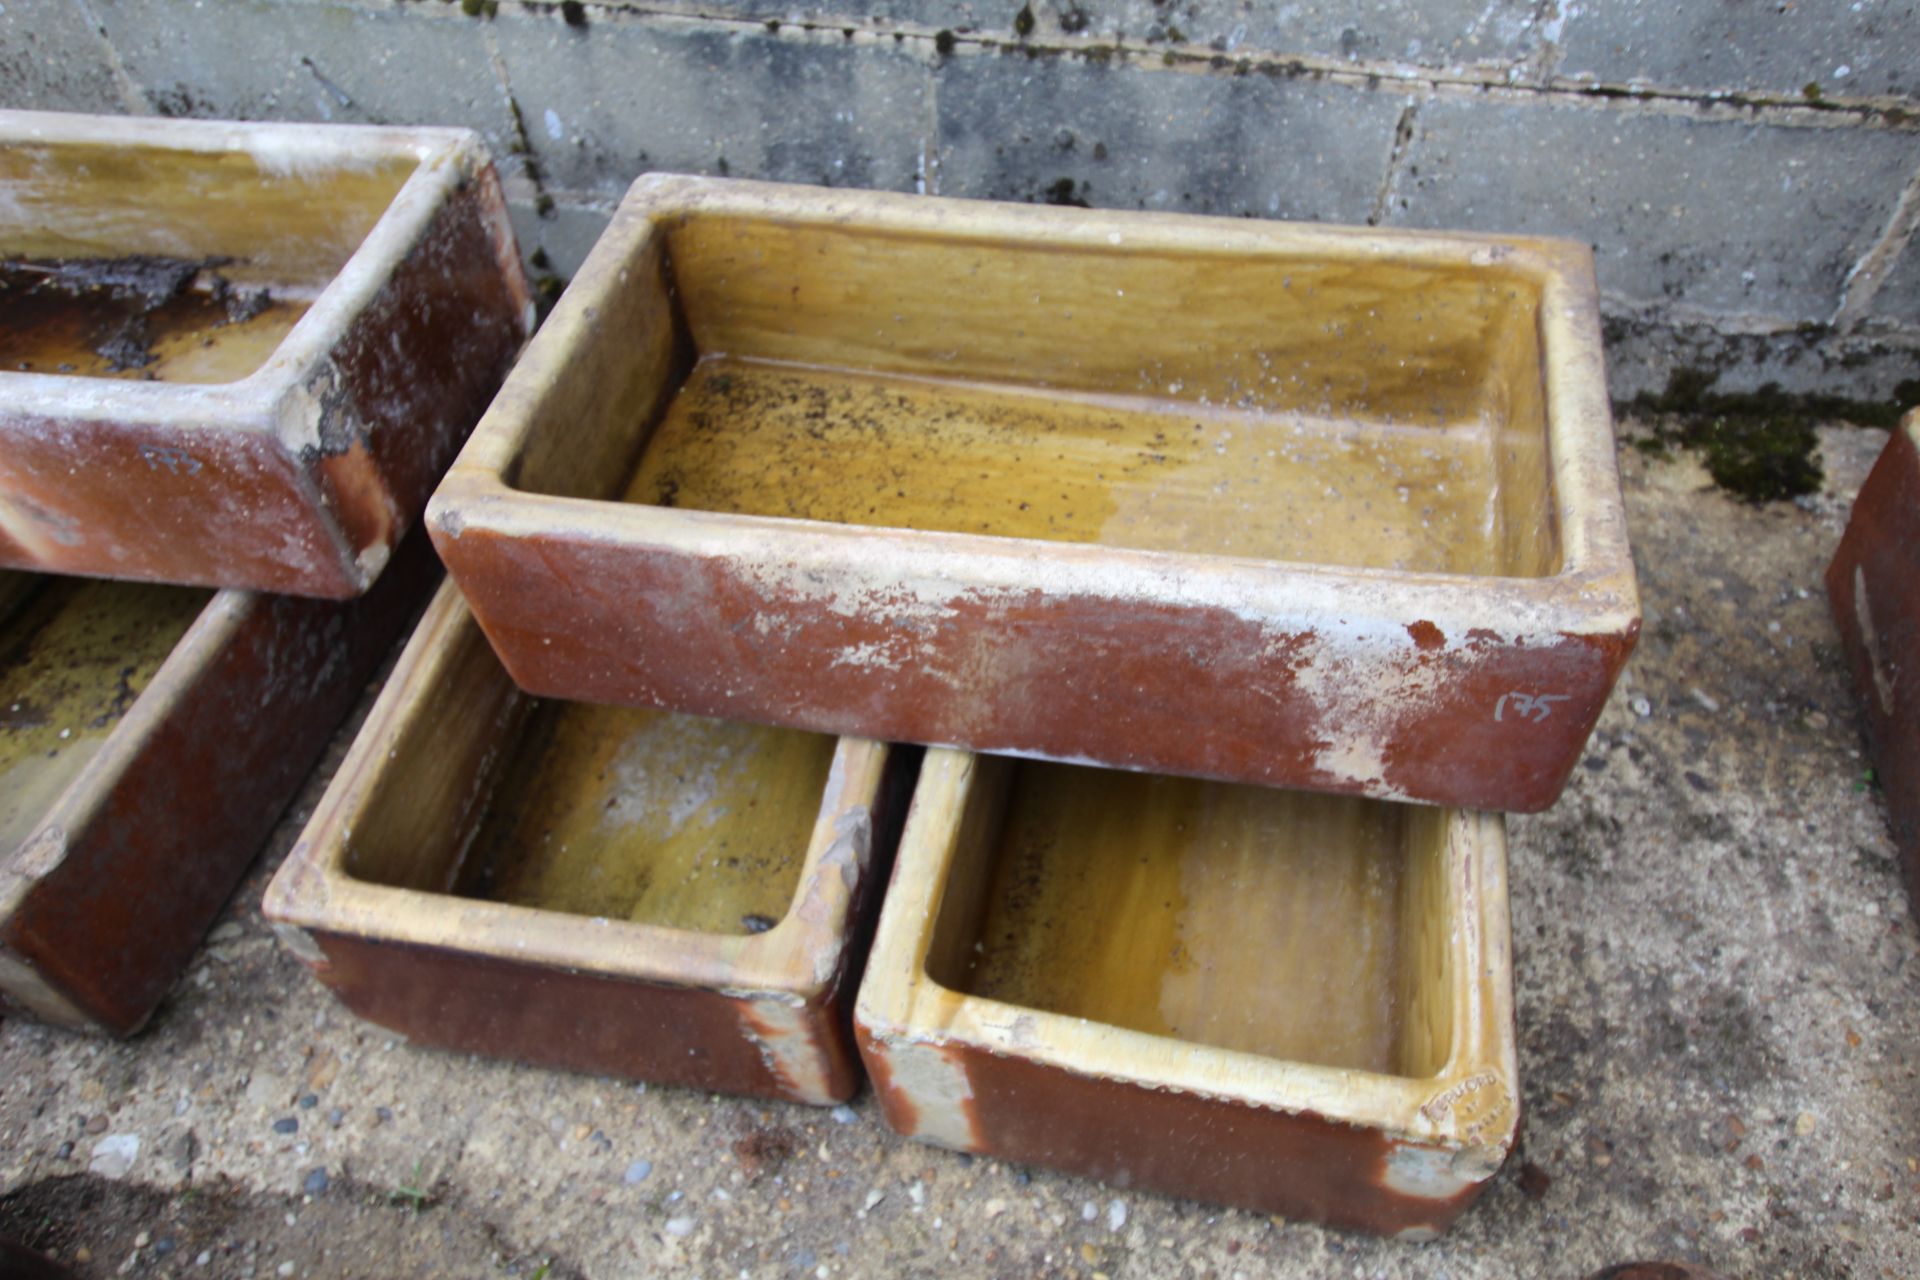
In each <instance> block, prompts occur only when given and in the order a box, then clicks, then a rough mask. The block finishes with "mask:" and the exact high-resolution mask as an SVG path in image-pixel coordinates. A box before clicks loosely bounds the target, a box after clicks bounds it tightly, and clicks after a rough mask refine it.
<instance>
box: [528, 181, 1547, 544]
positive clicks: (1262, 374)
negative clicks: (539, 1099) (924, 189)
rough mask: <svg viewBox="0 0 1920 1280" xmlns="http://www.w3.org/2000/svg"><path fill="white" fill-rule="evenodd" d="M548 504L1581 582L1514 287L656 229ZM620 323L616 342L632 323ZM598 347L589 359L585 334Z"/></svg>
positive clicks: (1357, 251) (550, 465)
mask: <svg viewBox="0 0 1920 1280" xmlns="http://www.w3.org/2000/svg"><path fill="white" fill-rule="evenodd" d="M655 228H656V234H655V236H654V237H653V240H652V242H651V243H650V244H649V246H648V247H647V248H646V249H645V250H644V251H643V252H641V253H639V254H637V255H636V257H635V259H634V262H633V264H632V269H631V270H629V271H627V272H625V273H623V283H622V284H621V285H620V291H621V294H622V296H621V297H620V298H619V299H618V300H616V301H615V302H614V304H613V306H612V308H611V310H613V311H617V312H619V313H620V314H619V315H618V316H615V315H611V314H609V315H607V316H604V317H602V320H601V328H602V329H603V331H604V332H605V333H606V335H607V336H606V337H605V338H604V339H603V340H604V341H606V342H608V343H612V342H613V341H615V340H616V339H615V337H614V335H616V334H617V335H618V340H619V341H620V342H621V343H622V344H623V345H622V348H621V354H620V355H618V356H616V355H615V354H614V353H613V352H611V351H610V350H609V351H608V352H607V353H605V359H604V360H603V359H602V357H601V356H598V355H595V354H594V353H592V352H588V353H585V354H583V355H582V357H581V358H582V359H583V360H590V361H591V362H592V364H593V367H595V368H602V367H610V366H612V365H615V364H617V365H618V366H619V367H620V368H621V372H620V374H618V375H617V376H618V378H619V379H620V382H619V383H618V384H617V385H612V386H608V387H604V388H601V389H600V391H599V393H598V394H596V395H595V396H594V397H592V399H591V401H590V403H586V404H583V406H582V407H583V408H584V409H585V411H586V413H587V415H588V418H589V421H587V422H583V423H582V424H581V425H580V426H579V427H578V428H577V429H574V430H570V431H569V432H567V433H565V434H566V435H567V437H568V438H569V440H571V441H573V442H575V443H576V445H577V444H578V443H579V442H581V441H583V440H586V439H592V440H594V441H595V444H594V445H593V449H594V450H595V460H596V461H598V462H604V463H606V464H608V465H607V466H606V467H604V468H601V467H592V466H589V465H587V464H586V463H585V462H584V461H583V462H582V463H581V464H578V465H573V464H569V463H566V462H562V461H561V460H559V459H557V458H548V457H538V456H536V457H530V458H528V459H525V460H524V474H526V475H528V476H537V477H539V479H538V481H537V484H538V486H539V487H540V488H542V489H543V491H546V492H553V493H561V494H566V495H572V496H582V497H613V496H619V495H620V494H621V493H622V492H623V491H622V490H621V489H619V488H618V487H615V486H616V485H617V481H616V480H613V479H610V477H611V476H614V475H620V476H630V477H631V479H630V480H629V481H628V483H627V485H626V488H625V489H624V495H625V496H626V498H627V499H628V500H629V501H633V502H641V503H649V504H654V505H665V506H674V507H680V508H689V509H695V510H702V511H718V512H735V513H746V514H751V515H757V516H775V517H792V518H800V519H808V520H818V521H827V522H832V523H838V524H851V525H868V526H879V527H891V528H908V529H918V530H940V531H948V532H961V533H974V534H988V535H998V536H1006V537H1018V538H1038V539H1047V540H1053V541H1062V542H1076V543H1099V544H1105V545H1112V546H1123V547H1131V548H1144V549H1152V550H1161V551H1179V552H1188V553H1194V554H1204V555H1228V556H1241V557H1248V558H1255V559H1265V560H1275V561H1289V562H1301V563H1322V564H1330V565H1341V566H1349V567H1367V568H1381V569H1399V570H1406V571H1413V572H1434V573H1460V574H1473V575H1492V576H1504V577H1538V576H1544V575H1549V574H1552V573H1555V572H1557V571H1558V569H1559V567H1560V564H1561V560H1562V553H1561V547H1560V540H1559V532H1558V529H1557V527H1556V523H1555V519H1554V512H1553V508H1554V503H1553V489H1552V478H1551V468H1550V459H1549V456H1548V448H1547V423H1546V419H1545V407H1544V406H1545V390H1544V382H1543V374H1542V368H1541V357H1540V336H1539V313H1540V291H1541V287H1542V286H1541V284H1540V282H1539V281H1538V280H1536V279H1535V278H1533V277H1531V276H1529V275H1527V274H1526V273H1524V272H1522V271H1519V270H1507V269H1503V268H1501V267H1499V266H1497V265H1470V264H1469V263H1468V262H1467V261H1466V260H1465V259H1464V257H1462V258H1457V259H1454V260H1451V261H1441V260H1437V259H1435V260H1426V259H1416V258H1412V257H1403V256H1396V255H1395V254H1393V253H1391V252H1373V253H1371V254H1369V253H1368V252H1366V251H1365V250H1364V248H1363V247H1362V246H1359V245H1356V246H1355V248H1354V249H1353V251H1352V256H1350V257H1346V258H1341V257H1339V256H1337V255H1333V254H1326V253H1322V254H1320V255H1318V256H1307V255H1302V254H1301V253H1299V252H1298V251H1296V252H1294V253H1292V254H1288V253H1285V252H1280V251H1270V252H1267V253H1265V254H1261V253H1248V252H1246V251H1245V250H1244V249H1242V250H1239V251H1235V252H1225V251H1223V252H1219V253H1212V252H1208V251H1206V250H1205V249H1204V248H1192V247H1188V248H1181V249H1178V250H1176V249H1174V248H1168V247H1153V246H1147V247H1130V246H1129V245H1128V244H1127V243H1126V240H1125V236H1124V235H1123V234H1121V233H1117V232H1116V233H1114V234H1113V235H1111V236H1109V237H1107V238H1106V241H1103V242H1098V243H1088V242H1087V241H1086V240H1085V239H1081V240H1077V241H1069V240H1068V239H1066V238H1064V237H1063V238H1061V240H1060V242H1058V243H1037V242H1034V241H1033V240H1031V239H1021V238H1017V237H1015V236H1013V235H1011V234H995V233H991V232H981V233H972V234H963V233H961V232H958V231H951V230H944V229H942V228H938V227H933V228H927V227H920V228H914V229H911V230H906V229H875V228H863V227H859V226H838V225H835V224H833V223H832V222H830V221H823V222H814V221H806V220H781V219H778V218H773V217H758V218H756V217H749V216H744V215H734V214H730V213H728V212H726V211H724V210H721V209H707V208H698V209H695V210H693V211H691V212H686V213H678V214H673V215H669V216H666V217H663V219H662V220H661V221H659V222H658V223H656V224H655ZM616 320H618V321H620V323H614V321H616ZM587 341H588V344H589V345H590V346H591V345H593V339H592V338H589V339H588V340H587Z"/></svg>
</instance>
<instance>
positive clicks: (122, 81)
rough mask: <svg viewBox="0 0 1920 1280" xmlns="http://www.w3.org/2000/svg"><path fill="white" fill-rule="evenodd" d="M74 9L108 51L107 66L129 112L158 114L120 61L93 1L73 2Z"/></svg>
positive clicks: (118, 53)
mask: <svg viewBox="0 0 1920 1280" xmlns="http://www.w3.org/2000/svg"><path fill="white" fill-rule="evenodd" d="M73 7H74V8H75V9H77V10H79V12H80V19H81V21H82V22H84V23H86V25H87V30H89V31H91V32H93V34H94V35H95V36H96V37H98V38H99V41H100V47H101V48H102V49H104V50H105V51H106V58H107V66H108V68H109V69H110V70H111V71H112V72H113V82H114V87H115V88H117V89H118V90H119V91H120V99H121V101H122V102H124V103H125V104H126V107H127V110H128V111H130V112H132V113H133V114H135V115H143V116H150V115H154V114H156V112H155V110H154V105H153V100H152V99H151V98H149V97H148V96H147V91H146V90H145V89H143V88H141V87H140V83H139V81H137V80H135V79H134V78H133V76H132V74H131V73H129V72H128V71H127V68H126V64H125V63H123V62H121V61H120V50H118V49H116V48H114V45H113V40H112V39H111V38H110V37H109V36H108V35H107V24H106V23H104V22H102V21H100V16H99V15H98V14H96V13H95V12H94V11H93V3H92V0H73Z"/></svg>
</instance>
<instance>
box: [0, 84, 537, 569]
mask: <svg viewBox="0 0 1920 1280" xmlns="http://www.w3.org/2000/svg"><path fill="white" fill-rule="evenodd" d="M0 197H3V198H0V566H6V567H11V568H19V569H36V570H42V571H49V572H55V573H67V574H87V575H96V576H107V577H115V578H122V579H140V580H146V581H156V582H172V583H184V584H194V585H204V586H216V587H246V588H252V589H255V590H262V591H274V592H286V593H292V594H297V595H312V596H331V597H346V596H352V595H357V594H358V593H360V592H361V591H363V590H365V589H366V588H367V586H368V585H369V584H370V583H372V582H373V580H374V579H375V578H376V577H377V576H378V575H379V573H380V571H381V568H382V567H383V566H384V565H385V563H386V562H387V559H388V557H389V556H390V555H391V554H392V552H393V551H394V549H395V547H397V546H398V545H399V541H400V539H401V537H402V536H403V535H404V533H405V532H406V530H407V529H408V527H410V526H411V525H412V524H413V522H414V521H415V520H417V519H418V515H419V512H420V509H421V507H422V506H423V504H424V503H425V502H426V499H427V495H428V493H429V491H430V490H431V489H432V487H433V485H434V484H435V483H436V482H437V481H438V479H439V477H440V474H441V472H442V471H443V470H444V469H445V467H446V464H447V462H448V461H449V460H450V459H451V458H452V456H453V454H454V452H455V450H456V449H457V448H458V447H459V445H460V443H461V441H462V440H463V439H464V438H465V436H466V433H467V431H468V430H469V429H470V428H471V427H472V425H473V423H474V421H475V419H477V418H478V417H479V416H480V412H481V411H482V410H483V409H484V408H485V407H486V405H487V402H488V400H489V399H490V398H491V396H492V394H493V392H494V391H495V389H496V388H497V387H498V386H499V383H500V380H501V378H502V377H503V376H505V373H506V370H507V368H508V366H509V365H510V364H511V363H512V361H513V359H514V357H515V355H516V353H517V352H518V351H519V349H520V347H521V345H522V344H523V342H524V341H525V337H526V334H527V332H528V330H529V328H530V325H531V322H532V306H531V303H530V300H529V294H528V289H527V284H526V279H525V276H524V274H523V271H522V268H521V265H520V260H519V255H518V253H517V251H516V249H515V247H514V238H513V233H512V229H511V227H510V225H509V223H508V220H507V210H506V205H505V203H504V200H503V198H502V195H501V189H500V183H499V179H498V177H497V176H496V175H495V173H494V169H493V165H492V163H491V162H490V160H489V159H488V157H487V153H486V151H485V149H484V147H482V146H481V144H480V143H479V141H478V139H477V137H476V136H475V135H473V134H471V133H469V132H466V131H464V130H452V129H390V128H369V127H361V126H347V125H340V126H324V125H311V124H300V125H279V124H230V123H222V122H209V121H181V120H140V119H127V118H122V117H105V116H74V115H52V114H43V113H35V112H11V111H9V112H0Z"/></svg>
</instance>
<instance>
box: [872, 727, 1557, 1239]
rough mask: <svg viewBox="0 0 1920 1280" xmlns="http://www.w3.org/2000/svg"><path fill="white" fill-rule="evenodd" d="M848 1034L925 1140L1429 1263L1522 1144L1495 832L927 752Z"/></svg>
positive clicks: (1501, 846) (1332, 802)
mask: <svg viewBox="0 0 1920 1280" xmlns="http://www.w3.org/2000/svg"><path fill="white" fill-rule="evenodd" d="M854 1020H855V1027H856V1033H857V1035H858V1037H859V1043H860V1051H861V1054H862V1056H863V1058H864V1060H865V1062H866V1065H867V1070H868V1074H869V1075H870V1076H871V1077H872V1079H873V1085H874V1091H875V1093H876V1094H877V1096H878V1098H879V1101H880V1105H881V1108H882V1109H883V1110H884V1112H885V1114H886V1117H887V1119H888V1121H889V1122H890V1123H891V1124H892V1125H893V1127H894V1128H896V1129H898V1130H899V1131H900V1132H902V1133H904V1134H907V1135H908V1136H910V1137H914V1138H917V1139H920V1140H921V1141H924V1142H930V1143H935V1144H937V1145H940V1146H945V1147H951V1148H954V1149H955V1150H959V1151H967V1152H977V1153H982V1154H991V1155H995V1156H999V1157H1002V1158H1005V1159H1009V1160H1016V1161H1022V1162H1031V1163H1035V1164H1042V1165H1049V1166H1052V1167H1055V1168H1060V1169H1065V1170H1068V1171H1070V1172H1073V1173H1078V1174H1083V1175H1086V1176H1090V1177H1095V1178H1099V1179H1102V1180H1104V1181H1106V1182H1109V1183H1112V1184H1113V1185H1115V1186H1119V1187H1135V1188H1145V1189H1149V1190H1154V1191H1159V1192H1163V1193H1167V1194H1172V1195H1177V1196H1184V1197H1192V1198H1195V1199H1199V1200H1204V1201H1209V1202H1213V1203H1220V1204H1229V1205H1239V1206H1242V1207H1245V1208H1249V1209H1253V1210H1256V1211H1258V1212H1261V1213H1268V1214H1282V1215H1284V1216H1286V1217H1289V1218H1303V1219H1313V1220H1317V1221H1322V1222H1328V1223H1333V1224H1335V1225H1338V1226H1343V1227H1352V1228H1359V1229H1363V1230H1367V1231H1374V1232H1382V1233H1387V1234H1393V1235H1399V1236H1402V1237H1405V1238H1409V1239H1425V1238H1430V1237H1432V1236H1433V1235H1435V1234H1436V1233H1438V1232H1439V1231H1441V1230H1442V1229H1444V1228H1445V1227H1446V1226H1447V1224H1448V1223H1450V1222H1451V1221H1452V1220H1453V1219H1454V1218H1455V1217H1456V1216H1457V1215H1458V1214H1459V1213H1460V1212H1461V1211H1462V1210H1463V1209H1465V1208H1466V1206H1467V1205H1468V1204H1469V1203H1471V1201H1472V1200H1473V1199H1474V1198H1475V1197H1476V1196H1477V1195H1478V1194H1479V1193H1480V1191H1481V1190H1482V1189H1483V1187H1484V1186H1485V1185H1486V1183H1487V1181H1488V1179H1490V1178H1491V1177H1492V1176H1493V1174H1494V1173H1495V1172H1497V1171H1498V1169H1499V1168H1500V1166H1501V1164H1502V1162H1503V1161H1504V1160H1505V1158H1506V1156H1507V1154H1508V1152H1509V1151H1510V1150H1511V1148H1512V1145H1513V1142H1514V1139H1515V1136H1516V1133H1517V1127H1518V1122H1519V1106H1520V1092H1519V1082H1518V1072H1517V1067H1516V1058H1515V1041H1514V1025H1513V994H1512V960H1511V952H1510V950H1509V940H1508V923H1507V890H1506V840H1505V828H1504V825H1503V821H1502V819H1501V818H1500V817H1499V816H1498V815H1497V814H1484V813H1469V812H1463V811H1459V810H1448V809H1441V808H1435V807H1431V806H1425V805H1408V804H1397V803H1393V802H1390V801H1379V800H1369V799H1360V798H1354V797H1344V796H1329V795H1320V794H1313V793H1309V792H1301V791H1281V790H1276V789H1271V788H1264V787H1250V786H1236V785H1230V784H1224V783H1217V782H1205V781H1198V780H1194V779H1190V778H1169V777H1158V776H1150V775H1141V774H1136V773H1125V772H1120V771H1116V770H1106V769H1090V768H1085V767H1081V766H1075V765H1061V764H1051V763H1042V762H1035V761H1014V760H1008V759H1004V758H996V757H990V756H978V755H973V754H971V753H967V752H961V751H950V750H933V751H929V752H928V753H927V758H926V764H925V767H924V769H923V771H922V773H921V776H920V780H919V787H918V790H917V792H916V793H915V797H914V803H913V809H912V812H911V814H910V816H909V818H908V820H907V825H906V830H905V832H904V834H903V835H902V837H901V843H900V854H899V861H898V863H897V865H896V867H895V872H894V879H893V884H892V887H891V888H890V889H889V891H888V896H887V901H886V904H885V906H884V908H883V909H882V912H881V918H880V927H879V932H878V935H877V936H876V938H875V941H874V948H873V956H872V960H871V962H870V963H869V965H868V969H867V977H866V980H865V982H864V983H863V985H862V987H861V989H860V995H859V1000H858V1003H857V1005H856V1007H855V1013H854Z"/></svg>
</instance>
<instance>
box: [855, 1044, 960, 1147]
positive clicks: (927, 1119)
mask: <svg viewBox="0 0 1920 1280" xmlns="http://www.w3.org/2000/svg"><path fill="white" fill-rule="evenodd" d="M876 1043H877V1044H878V1046H879V1048H880V1049H881V1051H882V1052H883V1053H884V1055H885V1057H886V1061H887V1071H888V1076H889V1082H890V1083H891V1085H892V1087H893V1088H894V1089H895V1090H897V1091H898V1092H899V1093H900V1094H902V1095H903V1096H904V1097H905V1098H906V1099H907V1101H908V1102H910V1103H911V1104H912V1105H913V1110H914V1123H913V1129H912V1131H911V1132H908V1133H907V1134H906V1136H907V1137H909V1138H916V1139H918V1140H919V1141H921V1142H931V1143H933V1144H934V1145H936V1146H941V1147H951V1148H952V1149H953V1150H955V1151H982V1150H984V1149H985V1145H986V1144H985V1142H984V1141H983V1140H982V1138H981V1136H980V1133H979V1131H978V1130H977V1129H976V1128H975V1126H974V1121H973V1113H972V1107H971V1106H970V1104H971V1103H972V1101H973V1085H972V1083H971V1082H969V1081H968V1079H967V1069H966V1068H965V1067H963V1066H962V1065H960V1063H959V1062H958V1061H957V1060H956V1059H955V1058H954V1057H953V1056H952V1055H951V1054H950V1053H949V1052H948V1050H947V1049H946V1048H945V1047H944V1046H942V1045H938V1044H932V1043H929V1042H927V1041H924V1040H908V1039H896V1038H893V1037H881V1038H877V1039H876Z"/></svg>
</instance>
